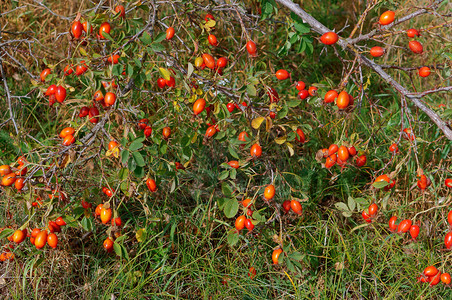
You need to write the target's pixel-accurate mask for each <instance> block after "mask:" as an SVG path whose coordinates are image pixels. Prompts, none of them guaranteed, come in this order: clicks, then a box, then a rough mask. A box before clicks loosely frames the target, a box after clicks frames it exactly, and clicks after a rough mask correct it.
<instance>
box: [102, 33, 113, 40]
mask: <svg viewBox="0 0 452 300" xmlns="http://www.w3.org/2000/svg"><path fill="white" fill-rule="evenodd" d="M102 36H103V37H104V38H106V39H107V40H109V41H111V42H114V41H115V40H113V37H112V36H111V35H110V34H109V33H107V32H105V31H103V32H102Z"/></svg>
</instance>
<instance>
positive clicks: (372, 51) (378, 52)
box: [370, 10, 431, 77]
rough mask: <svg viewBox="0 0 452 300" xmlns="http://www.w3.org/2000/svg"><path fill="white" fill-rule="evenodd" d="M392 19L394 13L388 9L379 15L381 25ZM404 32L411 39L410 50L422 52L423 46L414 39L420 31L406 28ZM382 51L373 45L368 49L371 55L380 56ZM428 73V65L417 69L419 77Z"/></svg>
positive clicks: (418, 35) (419, 34)
mask: <svg viewBox="0 0 452 300" xmlns="http://www.w3.org/2000/svg"><path fill="white" fill-rule="evenodd" d="M394 19H395V13H394V12H393V11H390V10H388V11H386V12H384V13H383V14H382V15H381V16H380V20H379V23H380V25H383V26H384V25H389V24H391V23H392V22H394ZM406 33H407V36H408V37H409V38H411V39H412V40H410V41H409V42H408V47H409V48H410V50H411V51H412V52H413V53H416V54H422V53H423V51H424V48H423V47H422V44H421V43H420V42H419V41H417V40H415V38H416V37H420V36H421V33H420V32H419V31H418V30H417V29H414V28H411V29H408V30H407V32H406ZM384 53H385V51H384V49H383V48H382V47H380V46H375V47H372V48H371V49H370V55H372V56H373V57H380V56H382V55H383V54H384ZM430 73H431V71H430V68H429V67H421V68H420V69H419V76H421V77H427V76H429V75H430Z"/></svg>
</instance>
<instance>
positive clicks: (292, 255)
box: [288, 251, 303, 261]
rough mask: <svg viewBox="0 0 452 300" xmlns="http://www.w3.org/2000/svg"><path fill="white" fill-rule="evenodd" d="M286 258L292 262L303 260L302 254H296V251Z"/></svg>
mask: <svg viewBox="0 0 452 300" xmlns="http://www.w3.org/2000/svg"><path fill="white" fill-rule="evenodd" d="M288 257H290V258H291V259H293V260H297V261H300V260H302V259H303V254H301V253H300V252H298V251H295V252H292V253H290V254H289V255H288Z"/></svg>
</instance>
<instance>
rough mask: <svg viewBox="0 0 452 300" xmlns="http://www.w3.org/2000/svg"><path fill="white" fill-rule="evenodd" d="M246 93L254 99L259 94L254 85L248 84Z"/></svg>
mask: <svg viewBox="0 0 452 300" xmlns="http://www.w3.org/2000/svg"><path fill="white" fill-rule="evenodd" d="M246 92H247V94H248V95H249V96H251V97H254V96H256V94H257V92H256V87H255V86H254V85H253V84H248V85H247V86H246Z"/></svg>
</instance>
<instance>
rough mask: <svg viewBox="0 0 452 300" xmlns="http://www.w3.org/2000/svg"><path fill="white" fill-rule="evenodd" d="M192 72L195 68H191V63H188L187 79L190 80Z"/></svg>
mask: <svg viewBox="0 0 452 300" xmlns="http://www.w3.org/2000/svg"><path fill="white" fill-rule="evenodd" d="M194 70H195V68H194V67H193V65H192V64H191V62H189V63H188V68H187V79H188V78H190V76H191V74H192V73H193V71H194Z"/></svg>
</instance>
